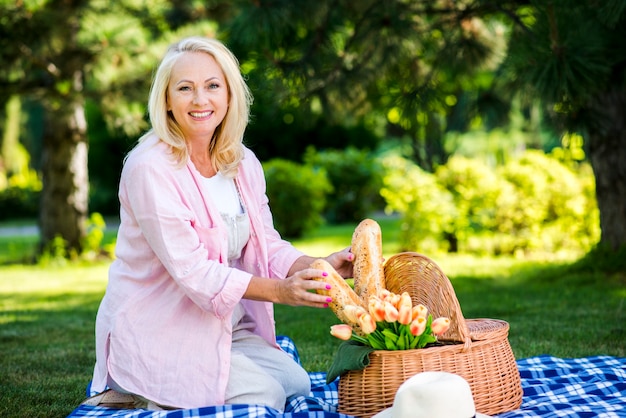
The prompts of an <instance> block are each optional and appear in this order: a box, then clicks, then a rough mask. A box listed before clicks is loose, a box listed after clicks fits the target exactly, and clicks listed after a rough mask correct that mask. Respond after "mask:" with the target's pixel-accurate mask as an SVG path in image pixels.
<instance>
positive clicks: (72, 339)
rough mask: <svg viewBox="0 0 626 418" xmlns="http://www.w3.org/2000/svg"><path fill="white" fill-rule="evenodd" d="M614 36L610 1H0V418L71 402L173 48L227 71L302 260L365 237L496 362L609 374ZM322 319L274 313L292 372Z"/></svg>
mask: <svg viewBox="0 0 626 418" xmlns="http://www.w3.org/2000/svg"><path fill="white" fill-rule="evenodd" d="M625 17H626V5H625V4H624V2H621V1H617V0H609V1H605V2H601V3H596V2H594V1H592V0H588V1H581V2H577V3H576V4H575V5H572V4H571V2H569V1H564V0H554V1H548V2H545V1H537V2H534V1H521V0H503V1H487V0H476V1H457V2H444V1H399V0H389V1H382V2H381V1H367V0H366V1H347V0H345V1H340V0H337V1H330V0H327V1H319V2H309V1H298V0H294V1H280V0H275V1H258V0H257V1H219V0H213V1H210V0H207V1H189V2H179V1H146V0H134V1H131V0H121V1H116V2H105V1H95V0H92V1H19V2H14V1H2V2H0V28H1V29H0V31H1V32H0V60H1V61H2V63H3V65H2V67H1V68H0V128H1V129H2V137H1V140H2V146H1V149H0V225H2V226H4V227H5V229H4V231H8V232H6V233H5V234H3V235H2V236H0V263H1V266H0V295H1V299H0V344H1V349H2V353H3V354H2V359H1V360H0V370H1V371H2V375H3V379H2V381H0V400H1V401H2V402H0V414H1V415H2V416H29V417H32V416H64V415H67V414H68V413H69V412H70V411H71V410H72V409H73V407H75V406H76V405H77V403H78V402H80V400H81V399H82V397H84V387H85V386H86V384H87V382H88V379H89V378H90V374H91V370H92V367H93V360H94V354H93V321H94V317H95V311H96V309H97V305H98V302H99V300H100V298H101V297H102V294H103V292H104V287H105V286H106V268H107V266H108V263H109V262H110V259H111V257H113V245H114V241H115V231H116V224H117V210H118V202H117V197H116V194H117V182H118V180H119V173H120V170H121V165H122V161H123V158H124V155H125V154H126V153H127V152H128V151H129V150H130V149H131V148H132V146H133V145H134V143H135V142H136V140H137V138H138V136H139V135H141V133H142V132H144V131H145V130H146V129H147V128H148V125H147V115H146V106H145V105H146V102H147V95H148V90H149V87H150V80H151V75H152V72H153V71H154V68H155V67H156V65H157V63H158V59H159V58H160V57H161V56H162V54H163V52H164V50H165V48H166V47H167V45H169V44H171V43H172V42H174V41H176V40H178V39H180V38H181V37H183V36H188V35H202V36H211V37H217V38H219V39H221V40H223V41H224V42H225V43H226V44H227V45H228V46H229V47H230V48H231V49H232V50H233V51H234V52H235V54H236V55H237V57H238V58H239V60H240V64H241V68H242V72H243V73H244V75H245V77H246V80H247V81H248V83H249V85H250V88H251V90H252V92H253V94H254V97H255V101H254V104H253V107H252V121H251V124H250V126H249V128H248V130H247V131H246V135H245V139H244V140H245V143H246V144H247V145H248V146H249V147H250V148H252V149H253V150H254V151H255V153H256V154H257V155H258V156H259V158H260V159H261V160H262V161H263V163H264V167H265V169H266V177H267V183H268V184H267V187H268V195H269V197H270V204H271V206H272V210H273V213H274V217H275V222H276V226H277V228H278V229H279V231H280V232H281V233H282V234H283V235H284V236H285V237H286V238H288V239H291V240H293V241H294V243H295V244H296V245H298V246H299V247H301V248H302V249H304V250H306V251H307V252H309V253H311V254H312V255H325V254H327V253H328V252H330V251H335V250H338V249H341V248H343V247H345V246H347V245H348V244H349V241H350V238H351V233H352V231H353V229H354V227H355V226H356V224H357V223H358V222H359V221H360V220H362V219H363V218H365V217H372V218H374V219H376V220H378V221H379V222H380V223H381V226H382V228H383V241H384V245H385V247H384V250H385V254H386V255H387V256H389V255H391V254H394V253H397V252H400V251H417V252H420V253H423V254H426V255H428V256H429V257H431V258H433V259H434V260H435V261H436V262H437V263H438V264H440V265H441V267H442V268H443V270H444V272H446V274H447V275H448V276H449V277H450V278H451V279H452V281H453V284H454V286H455V289H456V291H457V294H458V297H459V300H460V302H461V307H462V308H463V309H464V314H465V315H466V317H494V318H501V319H504V320H507V321H508V322H510V324H511V337H510V338H511V343H512V347H513V349H514V352H515V354H516V357H517V358H523V357H528V356H533V355H538V354H543V353H549V354H553V355H556V356H569V357H580V356H588V355H594V354H608V355H616V356H624V355H625V354H624V351H625V345H626V344H625V341H626V331H625V328H624V323H626V321H625V320H624V319H625V314H624V306H623V305H624V299H625V298H626V289H625V287H626V284H625V280H626V279H625V274H624V271H626V266H625V264H624V263H625V261H624V260H626V257H625V255H626V254H625V253H626V250H625V246H624V244H625V243H624V240H625V239H626V209H625V208H626V172H625V170H626V165H625V164H624V163H623V162H624V161H626V138H625V135H626V129H624V128H625V126H624V123H625V122H624V121H625V120H626V117H625V116H626V115H624V112H625V111H626V88H625V85H626V84H625V82H626V77H625V76H626V72H625V68H626V67H625V63H626V47H625V46H624V43H623V39H624V38H625V35H626V33H625V31H626V25H625V24H624V23H626V22H624V20H625ZM12 231H17V232H12ZM23 231H27V233H23ZM33 231H34V233H31V232H33ZM287 318H289V320H287ZM335 321H336V319H335V318H333V317H332V314H329V313H328V312H327V311H324V312H322V311H311V310H308V309H303V310H293V308H287V307H278V309H277V326H278V330H279V332H282V333H284V334H286V335H289V336H290V337H292V338H294V340H295V341H296V344H297V346H298V348H299V350H300V351H301V354H302V357H303V361H304V362H305V366H306V367H307V369H308V370H325V369H326V368H327V367H328V365H329V363H330V361H331V359H332V356H333V353H334V349H335V348H336V341H333V340H332V339H331V338H330V336H329V335H328V326H329V325H331V324H333V323H334V322H335Z"/></svg>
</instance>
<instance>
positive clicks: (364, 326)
mask: <svg viewBox="0 0 626 418" xmlns="http://www.w3.org/2000/svg"><path fill="white" fill-rule="evenodd" d="M359 325H360V326H361V330H362V331H363V332H364V333H365V334H371V333H372V332H374V331H375V330H376V322H375V321H374V318H372V315H370V314H368V313H366V314H364V315H361V317H360V318H359Z"/></svg>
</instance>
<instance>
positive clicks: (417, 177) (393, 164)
mask: <svg viewBox="0 0 626 418" xmlns="http://www.w3.org/2000/svg"><path fill="white" fill-rule="evenodd" d="M383 166H384V168H385V175H384V177H383V187H382V189H381V191H380V194H381V195H382V196H383V197H384V198H385V201H386V202H387V208H386V210H387V211H391V212H399V213H400V214H401V215H402V225H401V230H400V241H401V246H402V249H403V250H407V251H420V252H433V251H438V250H442V249H443V248H441V245H442V243H443V241H444V240H443V237H444V236H445V233H446V232H449V231H450V230H451V225H452V223H453V220H454V218H455V217H456V216H457V209H456V208H455V206H454V200H453V197H452V193H450V192H449V191H448V190H446V189H445V188H444V187H442V186H441V185H440V184H439V183H438V182H437V179H436V178H435V176H434V175H433V174H430V173H427V172H425V171H424V170H422V169H421V168H419V167H418V166H417V165H415V164H413V163H411V162H410V161H408V160H406V159H404V158H402V157H399V156H387V157H385V158H384V159H383Z"/></svg>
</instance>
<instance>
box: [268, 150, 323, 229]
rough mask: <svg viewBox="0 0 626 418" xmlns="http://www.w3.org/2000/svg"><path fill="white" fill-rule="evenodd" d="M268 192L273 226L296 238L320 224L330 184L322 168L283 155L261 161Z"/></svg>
mask: <svg viewBox="0 0 626 418" xmlns="http://www.w3.org/2000/svg"><path fill="white" fill-rule="evenodd" d="M263 168H264V170H265V179H266V181H267V196H268V198H269V201H270V207H271V209H272V214H273V216H274V225H275V227H276V229H277V230H278V231H279V232H280V233H281V235H283V236H284V237H286V238H298V237H301V236H302V235H303V234H304V233H306V232H309V231H311V230H312V229H314V228H317V227H318V226H320V225H322V224H323V222H324V218H323V216H322V213H323V211H324V208H325V206H326V198H327V196H328V194H329V193H331V192H332V190H333V188H332V185H331V184H330V181H329V180H328V177H327V176H326V172H325V171H324V170H321V169H314V168H313V167H311V166H308V165H302V164H298V163H294V162H292V161H287V160H283V159H273V160H270V161H268V162H266V163H264V164H263Z"/></svg>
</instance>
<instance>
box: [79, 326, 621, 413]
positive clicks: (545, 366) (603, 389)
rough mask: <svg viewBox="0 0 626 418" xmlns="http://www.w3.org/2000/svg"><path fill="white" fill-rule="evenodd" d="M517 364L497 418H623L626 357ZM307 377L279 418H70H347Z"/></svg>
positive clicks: (232, 408) (320, 382)
mask: <svg viewBox="0 0 626 418" xmlns="http://www.w3.org/2000/svg"><path fill="white" fill-rule="evenodd" d="M278 342H279V344H280V345H281V347H282V348H283V349H284V350H285V351H286V352H287V353H289V354H291V355H292V356H293V357H294V359H295V360H296V361H300V358H299V356H298V351H297V350H296V347H295V345H294V343H293V341H292V340H291V339H289V338H287V337H279V339H278ZM517 365H518V368H519V371H520V375H521V377H522V388H523V390H524V397H523V399H522V406H521V407H520V409H517V410H515V411H511V412H506V413H503V414H500V415H498V418H527V417H544V418H564V417H565V418H575V417H576V418H579V417H597V418H620V417H625V418H626V358H616V357H610V356H597V357H587V358H579V359H562V358H556V357H551V356H539V357H532V358H527V359H522V360H518V361H517ZM309 374H310V376H311V386H312V391H311V394H310V396H308V397H299V398H296V399H294V400H292V401H291V403H290V404H289V405H287V408H286V410H285V412H283V413H279V412H278V411H276V410H274V409H272V408H268V407H264V406H257V405H223V406H207V407H203V408H196V409H186V410H176V411H146V410H143V409H135V410H118V409H109V408H102V407H94V406H86V405H81V406H79V407H78V408H76V409H75V410H74V411H73V412H72V413H71V414H70V415H69V417H68V418H77V417H106V418H122V417H123V418H238V417H241V418H243V417H253V418H254V417H269V418H304V417H309V418H317V417H319V418H322V417H323V418H348V416H347V415H344V414H340V413H337V411H336V408H337V402H338V393H337V382H338V380H335V381H334V382H332V383H330V384H326V373H321V372H318V373H309ZM88 390H89V389H88ZM90 395H93V394H90Z"/></svg>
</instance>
